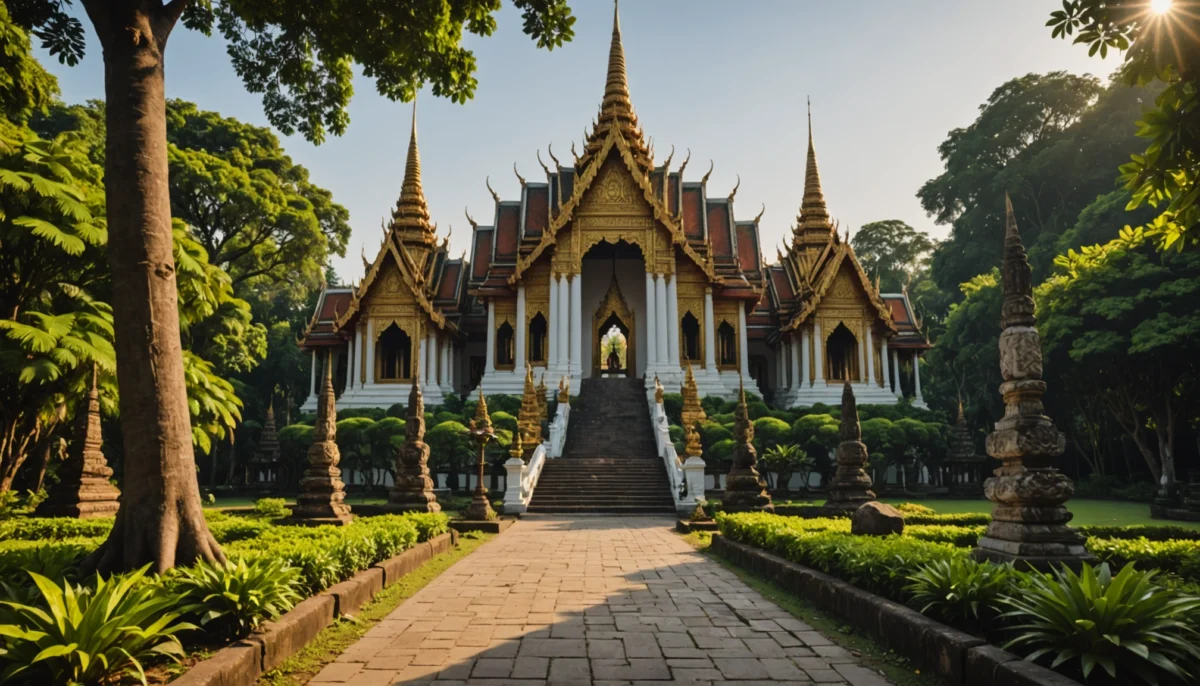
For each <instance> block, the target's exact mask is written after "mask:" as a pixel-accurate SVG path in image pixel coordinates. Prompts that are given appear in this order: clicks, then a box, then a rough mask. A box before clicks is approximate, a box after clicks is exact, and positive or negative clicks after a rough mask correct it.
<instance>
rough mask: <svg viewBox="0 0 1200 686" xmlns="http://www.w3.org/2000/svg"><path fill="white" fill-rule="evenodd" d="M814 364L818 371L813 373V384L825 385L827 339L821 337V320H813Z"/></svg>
mask: <svg viewBox="0 0 1200 686" xmlns="http://www.w3.org/2000/svg"><path fill="white" fill-rule="evenodd" d="M813 364H814V365H816V367H817V369H816V373H815V374H813V385H814V386H819V387H822V388H824V386H825V339H824V338H822V337H821V322H813Z"/></svg>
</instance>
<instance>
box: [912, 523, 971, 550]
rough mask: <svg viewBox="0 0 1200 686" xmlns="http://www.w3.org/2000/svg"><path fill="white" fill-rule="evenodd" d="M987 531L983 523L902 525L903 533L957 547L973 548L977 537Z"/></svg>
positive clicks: (918, 538)
mask: <svg viewBox="0 0 1200 686" xmlns="http://www.w3.org/2000/svg"><path fill="white" fill-rule="evenodd" d="M985 531H987V527H986V526H984V525H982V524H981V525H977V526H947V525H943V524H908V523H905V525H904V535H905V536H911V537H912V538H915V539H917V540H920V541H930V542H933V543H949V544H950V545H953V546H956V547H959V548H974V547H975V543H976V542H977V541H978V540H979V537H980V536H982V535H983V534H984V532H985Z"/></svg>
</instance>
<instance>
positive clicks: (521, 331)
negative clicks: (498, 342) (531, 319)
mask: <svg viewBox="0 0 1200 686" xmlns="http://www.w3.org/2000/svg"><path fill="white" fill-rule="evenodd" d="M513 328H514V329H516V331H514V332H513V333H514V334H515V339H516V340H515V345H516V355H514V356H513V360H514V363H513V373H514V374H518V375H521V376H524V375H525V359H526V357H527V356H526V354H525V329H526V328H527V327H526V326H525V285H524V284H521V285H519V286H517V321H516V324H514V325H513Z"/></svg>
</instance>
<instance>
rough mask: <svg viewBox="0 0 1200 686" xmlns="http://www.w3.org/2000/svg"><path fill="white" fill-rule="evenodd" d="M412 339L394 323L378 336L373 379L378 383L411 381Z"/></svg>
mask: <svg viewBox="0 0 1200 686" xmlns="http://www.w3.org/2000/svg"><path fill="white" fill-rule="evenodd" d="M412 348H413V345H412V337H411V336H409V335H408V332H406V331H405V330H404V329H401V328H400V327H399V326H397V325H396V324H395V323H394V322H393V323H392V325H391V326H389V327H388V328H386V329H384V331H383V333H382V334H380V335H379V344H378V345H376V346H375V350H377V351H378V352H376V358H375V370H376V372H375V377H376V379H377V380H378V381H411V380H412Z"/></svg>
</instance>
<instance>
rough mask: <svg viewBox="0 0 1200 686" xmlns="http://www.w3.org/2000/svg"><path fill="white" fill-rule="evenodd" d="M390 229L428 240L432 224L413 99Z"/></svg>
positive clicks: (406, 236) (414, 237)
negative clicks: (422, 187)
mask: <svg viewBox="0 0 1200 686" xmlns="http://www.w3.org/2000/svg"><path fill="white" fill-rule="evenodd" d="M392 229H393V230H399V231H402V232H403V233H404V234H405V235H404V238H407V239H410V240H411V239H417V240H422V239H423V240H424V241H425V242H431V241H433V240H434V237H433V224H432V223H430V221H429V206H428V204H426V202H425V191H424V190H422V189H421V152H420V151H419V150H418V149H417V100H416V98H413V114H412V133H411V136H410V138H409V140H408V160H407V162H406V163H405V165H404V183H403V184H401V186H400V199H399V200H398V201H396V209H394V210H392Z"/></svg>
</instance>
